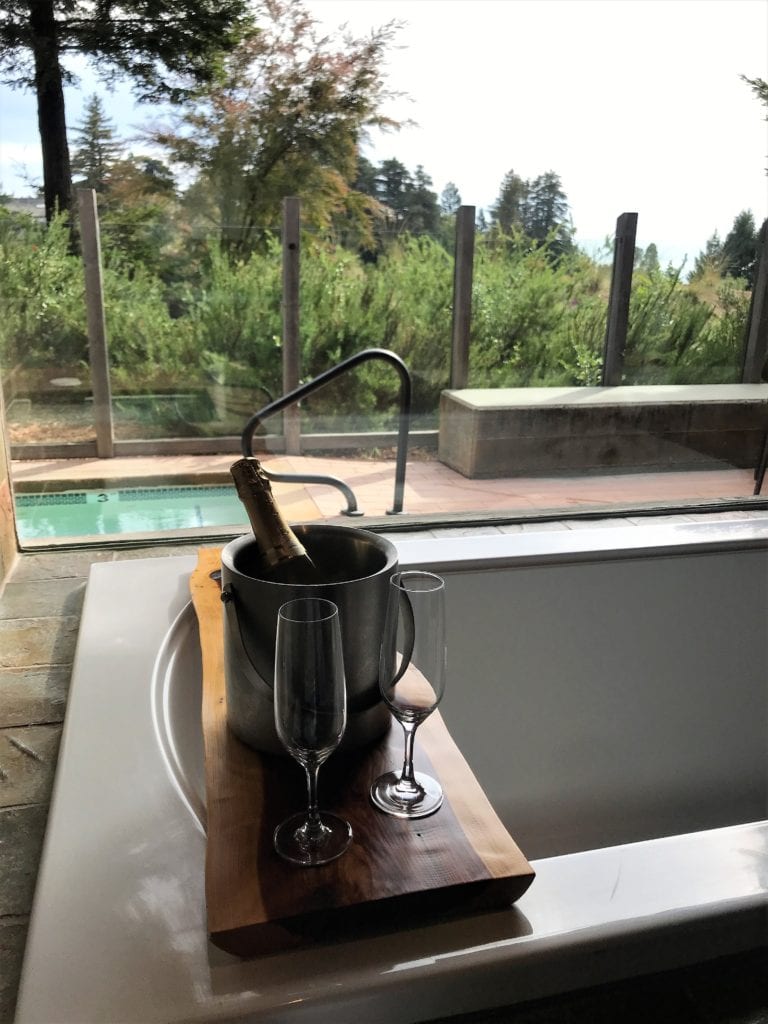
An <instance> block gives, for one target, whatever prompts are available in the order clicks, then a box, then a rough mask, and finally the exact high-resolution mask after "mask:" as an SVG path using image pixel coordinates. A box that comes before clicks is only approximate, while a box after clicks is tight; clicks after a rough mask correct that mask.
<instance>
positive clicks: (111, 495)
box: [16, 485, 248, 541]
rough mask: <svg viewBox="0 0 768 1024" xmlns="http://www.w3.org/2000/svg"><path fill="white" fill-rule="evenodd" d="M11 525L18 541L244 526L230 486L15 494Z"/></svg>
mask: <svg viewBox="0 0 768 1024" xmlns="http://www.w3.org/2000/svg"><path fill="white" fill-rule="evenodd" d="M16 520H17V524H18V530H19V538H20V540H22V541H24V540H33V539H39V538H44V537H87V536H91V535H98V534H124V533H160V532H163V531H165V530H182V529H190V528H194V527H201V526H242V525H247V523H248V517H247V515H246V513H245V509H244V508H243V505H242V502H241V501H240V499H239V498H238V496H237V493H236V492H235V489H234V487H231V486H226V485H221V486H194V485H189V486H177V487H126V488H116V489H107V490H102V491H97V490H89V491H49V492H47V493H45V494H17V495H16Z"/></svg>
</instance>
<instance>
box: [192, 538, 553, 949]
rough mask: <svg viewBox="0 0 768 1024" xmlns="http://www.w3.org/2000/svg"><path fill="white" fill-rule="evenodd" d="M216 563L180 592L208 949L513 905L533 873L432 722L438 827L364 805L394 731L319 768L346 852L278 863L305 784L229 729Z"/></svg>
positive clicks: (210, 559) (268, 945) (425, 735)
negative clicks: (195, 646) (189, 612)
mask: <svg viewBox="0 0 768 1024" xmlns="http://www.w3.org/2000/svg"><path fill="white" fill-rule="evenodd" d="M219 556H220V552H219V551H218V550H217V549H213V548H211V549H202V550H201V551H200V555H199V563H198V567H197V569H196V571H195V572H194V573H193V576H192V580H191V590H192V598H193V603H194V606H195V610H196V612H197V616H198V623H199V626H200V642H201V648H202V658H203V708H202V720H203V734H204V742H205V770H206V793H207V813H208V843H207V853H206V901H207V913H208V930H209V933H210V935H211V939H212V941H213V942H215V943H216V944H217V945H219V946H221V947H222V948H223V949H226V950H228V951H229V952H232V953H236V954H238V955H244V956H250V955H254V954H258V953H267V952H274V951H276V950H279V949H285V948H289V947H292V946H298V945H304V944H307V943H311V942H317V941H324V940H336V939H339V938H344V937H347V938H349V937H353V936H356V935H360V934H362V933H364V932H365V933H369V932H371V931H380V930H382V929H383V930H387V929H392V928H394V927H397V926H400V927H401V926H402V921H403V919H404V917H403V915H405V917H406V919H408V920H410V921H413V920H416V919H418V920H419V921H427V920H430V919H432V918H434V917H435V916H437V917H440V918H442V917H445V916H447V915H456V914H468V913H471V912H475V911H477V910H481V909H489V908H501V907H508V906H510V905H511V904H512V903H513V902H514V901H515V900H516V899H518V898H519V897H520V896H521V895H522V893H523V892H525V890H526V889H527V888H528V886H529V885H530V884H531V881H532V880H533V877H534V874H533V870H532V868H531V866H530V864H528V862H527V861H526V860H525V858H524V856H523V855H522V853H521V852H520V850H519V848H518V847H517V845H516V843H515V842H514V840H513V839H512V838H511V837H510V836H509V834H508V833H507V831H506V829H505V828H504V826H503V825H502V823H501V822H500V821H499V819H498V817H497V816H496V814H495V813H494V811H493V809H492V808H491V805H490V804H489V802H488V800H487V798H486V796H485V794H484V793H483V791H482V788H481V787H480V785H479V784H478V782H477V780H476V779H475V778H474V776H473V775H472V772H471V770H470V769H469V767H468V765H467V764H466V761H465V760H464V758H463V757H462V755H461V753H460V752H459V750H458V748H457V747H456V745H455V743H454V742H453V740H452V739H451V736H450V734H449V732H448V730H447V728H446V726H445V724H444V722H443V720H442V718H441V716H440V715H439V713H438V712H435V713H434V714H433V715H431V716H430V718H429V719H427V721H426V722H425V723H424V724H423V725H422V727H421V728H420V729H419V732H418V734H417V743H416V759H415V760H416V767H417V769H418V770H422V771H428V772H433V773H434V774H436V775H437V777H438V778H439V779H440V780H441V782H442V785H443V789H444V792H445V802H444V804H443V807H442V808H441V809H440V811H439V812H438V813H437V814H435V815H432V816H431V817H429V818H422V819H419V820H417V821H401V820H400V819H397V818H392V817H390V816H388V815H385V814H382V813H380V812H379V811H377V810H376V809H375V808H374V807H373V806H372V805H371V803H370V801H369V799H368V789H369V786H370V783H371V782H372V780H373V779H374V778H375V777H376V776H377V775H379V774H380V773H381V772H383V771H387V770H390V769H392V768H393V767H399V765H400V763H401V762H402V737H401V734H400V730H399V729H393V730H392V731H391V732H390V733H389V735H388V736H387V737H385V738H384V739H383V740H382V741H381V742H380V743H378V744H376V745H375V746H373V747H369V748H366V749H365V750H361V751H353V752H350V753H346V754H342V753H339V752H337V753H335V754H334V755H333V756H332V757H331V758H330V760H329V761H328V763H327V764H326V765H324V766H323V768H322V769H321V772H320V798H321V805H322V806H323V807H324V808H326V809H328V810H333V811H335V812H336V813H338V814H341V815H343V816H345V817H346V818H347V819H348V820H349V821H350V822H351V824H352V828H353V831H354V842H353V844H352V846H351V848H350V849H349V850H348V851H347V853H345V854H344V855H343V856H342V857H341V858H339V859H338V860H337V861H334V862H332V863H331V864H327V865H324V866H323V867H319V868H312V869H301V868H296V867H293V866H291V865H289V864H286V863H285V862H284V861H282V860H281V859H280V858H279V857H278V856H277V854H275V852H274V850H273V848H272V833H273V831H274V828H275V826H276V825H277V824H279V822H280V821H282V820H283V818H285V817H287V816H288V815H289V814H291V813H293V812H294V811H296V810H297V809H300V808H301V807H302V806H304V803H305V800H306V794H305V789H304V776H303V772H302V771H301V769H300V768H299V766H298V765H296V764H295V763H294V762H293V761H291V760H290V759H289V758H282V757H272V756H268V755H265V754H260V753H256V752H255V751H252V750H250V749H249V748H248V747H246V746H245V745H244V744H243V743H241V742H240V741H239V740H237V739H236V738H235V737H234V735H233V734H232V733H231V732H230V731H229V730H228V728H227V725H226V695H225V686H224V668H223V643H222V621H221V616H222V612H221V602H220V600H219V587H218V584H217V583H216V582H215V581H214V580H213V579H212V578H211V573H215V571H216V570H217V569H218V568H219V565H220V561H219Z"/></svg>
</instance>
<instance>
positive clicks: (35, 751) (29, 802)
mask: <svg viewBox="0 0 768 1024" xmlns="http://www.w3.org/2000/svg"><path fill="white" fill-rule="evenodd" d="M189 550H190V548H189V546H188V545H186V546H181V545H175V546H157V547H151V548H146V547H145V548H141V547H137V548H133V549H121V550H113V549H110V548H106V547H105V548H98V549H91V550H82V551H61V552H51V551H48V552H41V553H35V554H24V555H22V556H21V557H20V559H19V561H18V563H17V565H16V567H15V568H14V570H13V572H12V574H11V577H10V579H9V581H8V582H7V584H6V586H5V589H4V591H3V593H2V596H0V1021H2V1022H5V1021H11V1020H12V1019H13V1012H14V1005H15V1001H16V992H17V987H18V981H19V975H20V971H21V964H22V958H23V951H24V943H25V939H26V933H27V927H28V923H29V914H30V909H31V904H32V897H33V892H34V886H35V879H36V874H37V868H38V862H39V859H40V852H41V848H42V843H43V837H44V833H45V823H46V817H47V812H48V804H49V800H50V796H51V788H52V785H53V779H54V774H55V770H56V758H57V751H58V744H59V738H60V735H61V729H62V722H63V718H64V712H65V708H66V699H67V690H68V685H69V677H70V672H71V668H72V662H73V658H74V653H75V645H76V639H77V630H78V624H79V616H80V611H81V607H82V601H83V596H84V591H85V585H86V579H87V575H88V570H89V567H90V565H91V563H92V562H94V561H105V560H106V561H108V560H112V559H123V558H136V557H164V556H166V555H169V554H178V553H180V552H188V551H189ZM766 941H767V943H768V922H767V930H766ZM641 1021H642V1022H646V1021H653V1022H659V1024H667V1022H669V1024H672V1022H674V1024H768V946H767V947H766V949H761V950H757V951H752V952H749V953H746V954H743V955H741V956H737V957H731V958H728V959H727V960H721V961H716V962H713V963H712V964H706V965H699V966H694V967H691V968H687V969H685V970H681V971H674V972H671V973H669V974H664V975H655V976H652V977H649V978H648V977H646V978H641V979H637V980H635V981H627V982H622V983H620V984H616V985H607V986H601V987H600V988H597V989H591V990H588V991H584V992H578V993H572V994H570V995H564V996H558V997H556V998H551V999H544V1000H539V1001H536V1002H533V1003H527V1004H524V1005H521V1006H518V1007H507V1008H504V1009H499V1010H496V1011H492V1012H485V1013H482V1014H469V1015H464V1016H462V1017H457V1018H453V1024H480V1022H487V1024H603V1022H605V1024H609V1022H610V1024H614V1022H615V1024H635V1022H637V1024H640V1022H641ZM48 1024H55V1022H48ZM93 1024H100V1022H93Z"/></svg>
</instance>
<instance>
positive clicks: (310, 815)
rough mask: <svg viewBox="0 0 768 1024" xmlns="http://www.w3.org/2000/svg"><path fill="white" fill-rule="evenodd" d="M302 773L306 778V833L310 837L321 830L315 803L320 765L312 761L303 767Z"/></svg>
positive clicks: (318, 811)
mask: <svg viewBox="0 0 768 1024" xmlns="http://www.w3.org/2000/svg"><path fill="white" fill-rule="evenodd" d="M304 771H305V773H306V776H307V803H308V807H307V824H306V828H307V831H308V832H309V833H310V834H311V835H319V833H320V832H322V830H323V824H322V822H321V821H320V810H319V807H318V803H317V773H318V772H319V771H320V765H319V764H318V763H317V762H316V761H313V762H312V763H311V764H306V765H304Z"/></svg>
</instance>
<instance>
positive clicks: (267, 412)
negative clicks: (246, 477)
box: [241, 348, 411, 516]
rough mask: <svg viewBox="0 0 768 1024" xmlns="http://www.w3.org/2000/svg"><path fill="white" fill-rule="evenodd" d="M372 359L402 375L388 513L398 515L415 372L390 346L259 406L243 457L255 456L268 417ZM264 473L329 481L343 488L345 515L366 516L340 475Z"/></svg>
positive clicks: (303, 480) (244, 436) (280, 480)
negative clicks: (257, 436)
mask: <svg viewBox="0 0 768 1024" xmlns="http://www.w3.org/2000/svg"><path fill="white" fill-rule="evenodd" d="M371 359H378V360H381V361H382V362H385V363H389V365H390V366H394V368H395V369H396V370H397V372H398V374H399V376H400V414H399V423H398V430H397V458H396V462H395V493H394V500H393V503H392V508H391V509H388V510H387V515H390V516H391V515H398V514H399V513H400V512H402V511H403V495H404V493H405V467H406V460H407V457H408V433H409V430H410V423H411V375H410V373H409V372H408V367H407V366H406V365H405V363H404V362H403V360H402V359H401V358H400V356H398V355H395V353H394V352H390V351H389V349H385V348H366V349H363V351H362V352H358V353H356V354H355V355H353V356H350V357H349V359H343V360H342V361H341V362H340V363H337V364H336V366H333V367H331V369H330V370H326V371H325V373H321V374H319V375H318V376H317V377H315V378H314V379H313V380H310V381H308V382H307V383H306V384H302V385H301V386H300V387H298V388H294V389H293V391H289V392H287V394H285V395H283V396H282V398H278V399H276V400H275V401H274V402H270V403H269V405H265V406H264V408H263V409H259V411H258V412H256V413H254V414H253V416H251V418H250V419H249V420H248V422H247V423H246V424H245V427H244V428H243V432H242V435H241V447H242V452H243V456H244V457H245V458H251V457H252V456H253V437H254V434H255V433H256V431H257V430H258V429H259V427H260V426H261V424H262V423H263V422H264V420H266V419H269V417H270V416H274V415H276V414H277V413H279V412H282V411H283V410H284V409H287V408H288V407H289V406H291V405H295V404H296V403H297V402H300V401H301V400H302V399H303V398H306V397H307V395H311V394H313V392H315V391H319V390H320V388H322V387H325V385H326V384H330V383H331V381H333V380H336V378H337V377H341V376H342V374H344V373H347V372H348V371H349V370H353V369H355V367H357V366H359V365H360V364H361V363H365V362H368V361H369V360H371ZM262 468H263V467H262ZM264 472H265V473H266V475H267V477H269V479H270V480H275V481H277V482H278V483H305V484H327V485H328V486H329V487H335V488H337V490H339V491H341V493H342V494H343V495H344V497H345V498H346V501H347V507H346V509H342V514H343V515H347V516H359V515H362V512H360V511H359V509H358V507H357V499H356V498H355V495H354V493H353V491H352V489H351V488H350V487H349V486H348V485H347V484H345V483H344V481H343V480H339V479H338V478H337V477H334V476H317V475H314V474H305V473H270V472H268V471H267V470H266V469H265V470H264Z"/></svg>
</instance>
